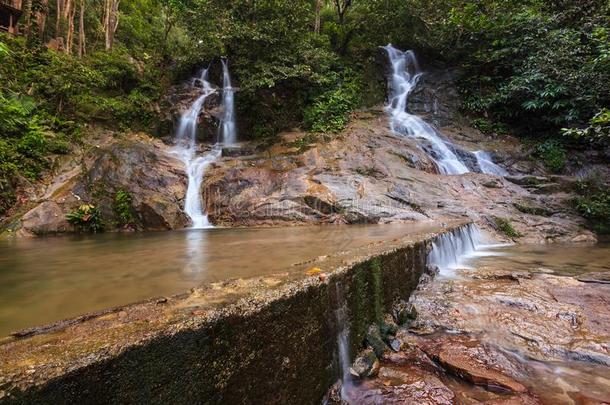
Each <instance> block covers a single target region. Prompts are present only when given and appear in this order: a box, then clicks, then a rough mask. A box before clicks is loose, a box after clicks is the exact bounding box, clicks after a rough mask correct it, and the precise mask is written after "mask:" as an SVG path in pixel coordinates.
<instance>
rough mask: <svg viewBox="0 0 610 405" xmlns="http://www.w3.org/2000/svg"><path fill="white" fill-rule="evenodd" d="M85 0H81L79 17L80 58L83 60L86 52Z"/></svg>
mask: <svg viewBox="0 0 610 405" xmlns="http://www.w3.org/2000/svg"><path fill="white" fill-rule="evenodd" d="M85 47H86V44H85V0H80V14H79V17H78V57H79V58H82V57H83V56H84V55H85V53H86V51H85Z"/></svg>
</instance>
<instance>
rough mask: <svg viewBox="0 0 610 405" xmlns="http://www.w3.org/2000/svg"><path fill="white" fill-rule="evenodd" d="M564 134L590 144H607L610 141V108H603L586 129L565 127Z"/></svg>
mask: <svg viewBox="0 0 610 405" xmlns="http://www.w3.org/2000/svg"><path fill="white" fill-rule="evenodd" d="M562 133H563V135H564V136H566V137H569V138H571V139H573V140H576V141H581V142H584V143H587V144H590V145H600V146H606V145H608V143H610V110H609V109H607V108H602V109H601V110H600V111H599V112H598V113H597V114H595V116H594V117H593V118H591V120H590V121H589V126H588V127H586V128H584V129H578V128H563V129H562Z"/></svg>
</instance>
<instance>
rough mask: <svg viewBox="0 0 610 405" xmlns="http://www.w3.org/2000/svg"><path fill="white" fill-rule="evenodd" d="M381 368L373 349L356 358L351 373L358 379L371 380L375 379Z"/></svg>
mask: <svg viewBox="0 0 610 405" xmlns="http://www.w3.org/2000/svg"><path fill="white" fill-rule="evenodd" d="M379 367H380V363H379V359H378V358H377V356H376V355H375V352H374V351H373V350H372V349H367V350H365V351H364V352H363V353H362V354H361V355H360V356H358V357H356V360H354V364H353V365H352V367H351V368H350V369H349V371H350V374H351V375H353V376H354V377H356V378H370V377H375V376H376V375H377V374H378V373H379Z"/></svg>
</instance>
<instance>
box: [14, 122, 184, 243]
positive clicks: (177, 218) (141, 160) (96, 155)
mask: <svg viewBox="0 0 610 405" xmlns="http://www.w3.org/2000/svg"><path fill="white" fill-rule="evenodd" d="M94 145H95V146H93V147H91V148H88V149H86V150H83V151H82V153H81V154H80V155H79V156H78V157H73V158H72V159H70V160H69V161H67V162H65V163H64V164H63V165H62V166H61V167H60V168H59V169H58V173H57V174H56V175H54V176H53V177H52V181H51V182H50V183H49V184H48V185H46V186H45V187H43V188H42V190H41V191H40V192H39V195H37V196H34V197H33V198H32V201H30V204H31V205H33V208H31V209H30V210H29V211H27V212H26V213H25V214H24V215H23V216H22V217H21V218H20V219H19V220H17V221H13V225H12V231H13V232H15V233H16V234H18V235H48V234H59V233H67V232H74V231H77V229H75V228H74V227H73V226H72V225H70V224H69V223H68V221H67V219H66V215H67V214H68V213H69V212H71V211H73V210H75V209H77V208H78V207H79V206H80V205H82V204H92V205H94V206H96V207H97V208H99V209H100V211H101V213H102V218H103V220H104V226H105V228H106V229H108V230H112V229H114V228H117V227H121V226H124V225H126V226H128V227H129V228H130V229H141V230H162V229H175V228H181V227H184V226H185V225H187V224H188V218H186V216H185V215H184V213H183V212H182V205H183V204H182V199H183V198H184V195H185V193H186V178H185V175H184V168H183V164H182V162H181V161H179V160H178V159H177V158H176V157H174V156H173V155H172V154H171V153H170V150H169V147H167V146H165V145H164V144H163V143H162V142H160V141H158V140H154V139H152V138H150V137H148V136H146V135H128V136H127V135H126V136H125V137H122V138H115V137H112V136H110V135H109V134H106V135H105V136H103V137H100V138H98V139H97V140H96V141H94ZM119 191H122V192H125V193H127V194H128V195H129V197H130V200H131V201H130V207H128V211H129V212H128V213H129V216H130V220H129V224H121V223H120V221H119V218H118V213H117V210H116V206H115V198H116V195H117V193H118V192H119Z"/></svg>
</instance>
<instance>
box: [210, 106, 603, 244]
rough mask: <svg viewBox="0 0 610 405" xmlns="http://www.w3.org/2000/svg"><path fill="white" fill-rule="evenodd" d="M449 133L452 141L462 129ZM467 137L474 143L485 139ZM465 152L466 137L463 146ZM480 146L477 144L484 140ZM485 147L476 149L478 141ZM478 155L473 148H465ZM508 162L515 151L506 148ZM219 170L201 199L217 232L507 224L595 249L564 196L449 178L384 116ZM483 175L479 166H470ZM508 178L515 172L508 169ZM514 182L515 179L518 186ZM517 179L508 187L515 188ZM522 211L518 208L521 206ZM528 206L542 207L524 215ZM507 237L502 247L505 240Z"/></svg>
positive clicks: (229, 160) (235, 156)
mask: <svg viewBox="0 0 610 405" xmlns="http://www.w3.org/2000/svg"><path fill="white" fill-rule="evenodd" d="M451 128H452V129H448V130H447V131H445V132H446V133H447V134H450V135H452V136H453V135H455V127H451ZM470 131H471V132H468V131H467V130H466V129H462V130H461V133H462V134H465V133H466V132H468V134H469V136H470V135H471V136H472V137H471V138H469V139H470V141H468V142H475V139H478V138H476V137H480V136H481V135H480V134H478V133H477V132H472V130H470ZM460 139H461V141H460V142H464V145H466V146H468V145H470V144H468V143H467V142H466V141H465V139H466V138H465V137H464V136H462V137H460ZM479 140H480V139H479ZM477 142H478V141H477ZM468 147H469V148H472V149H473V150H474V149H475V148H476V149H478V148H480V145H479V146H478V147H477V146H476V144H474V143H473V144H472V145H470V146H468ZM503 150H504V151H505V152H498V153H497V154H498V155H508V154H510V153H509V152H510V151H512V150H513V149H512V146H507V145H503ZM246 151H247V152H246V153H245V154H244V155H243V156H239V155H240V154H239V153H236V152H235V151H234V150H232V151H231V153H230V156H227V157H224V158H222V159H221V160H219V161H217V162H216V163H215V164H214V165H213V166H212V167H211V168H210V169H209V170H208V173H207V174H206V178H205V180H204V187H203V195H204V198H205V201H206V206H207V211H208V213H209V214H210V219H211V220H212V222H213V223H214V224H218V225H228V226H235V225H238V226H248V225H292V224H307V223H318V224H321V223H333V224H337V223H339V224H343V223H348V224H353V223H386V222H410V221H427V220H431V219H432V220H446V219H451V218H453V219H456V218H464V217H470V218H472V219H474V220H475V221H477V222H478V223H479V225H480V226H483V227H486V228H488V229H495V228H494V227H495V225H494V218H495V217H501V218H506V219H508V220H509V221H510V222H511V223H512V225H513V226H514V228H515V229H516V230H517V231H518V233H520V234H521V235H523V236H522V237H521V238H520V239H519V240H520V241H523V242H548V241H571V240H573V239H574V238H578V240H583V239H585V240H595V238H594V236H593V235H592V234H591V233H590V232H588V231H586V230H584V229H583V228H582V226H583V225H584V221H583V220H582V218H580V217H579V216H578V215H577V214H576V213H575V212H574V210H573V208H572V205H571V203H570V201H571V198H572V196H571V194H570V193H569V190H568V192H566V188H565V187H562V188H561V189H557V190H554V191H552V192H551V190H549V192H550V194H541V193H539V192H538V191H537V190H534V189H531V188H528V187H526V186H525V185H520V184H515V183H513V182H510V181H507V180H505V179H503V178H499V177H495V176H490V175H485V174H481V173H468V174H466V175H461V176H444V175H438V174H437V173H436V167H435V165H434V163H433V162H432V161H431V160H430V158H429V157H428V155H427V153H426V152H425V151H424V150H423V149H422V148H421V147H420V145H418V144H417V143H416V142H414V141H412V140H410V139H406V138H401V137H399V136H397V135H395V134H393V133H391V132H390V130H389V129H388V125H387V116H386V115H385V113H384V111H382V110H370V111H367V112H361V113H359V114H358V115H357V116H355V117H354V120H353V121H352V123H351V124H350V125H349V126H348V127H347V128H346V129H345V130H344V131H343V132H341V133H339V134H337V135H334V136H333V137H332V138H330V137H329V136H327V135H320V136H314V135H311V134H307V133H303V132H298V131H295V132H290V133H286V134H284V136H283V137H282V139H281V141H280V142H278V143H276V144H275V145H273V146H272V147H265V148H261V149H259V150H258V151H257V150H253V148H252V147H251V146H250V147H248V148H246ZM471 165H472V166H473V170H475V169H476V167H475V166H476V160H473V161H472V162H471ZM509 169H511V168H510V167H509ZM513 178H514V177H513ZM513 178H511V180H512V179H513ZM514 203H518V204H521V205H517V206H516V205H515V204H514ZM524 206H528V207H529V206H531V207H545V210H544V215H539V211H537V210H534V211H527V210H526V212H524V211H523V210H522V209H519V208H523V207H524ZM500 237H505V238H506V236H505V235H504V236H502V235H500Z"/></svg>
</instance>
